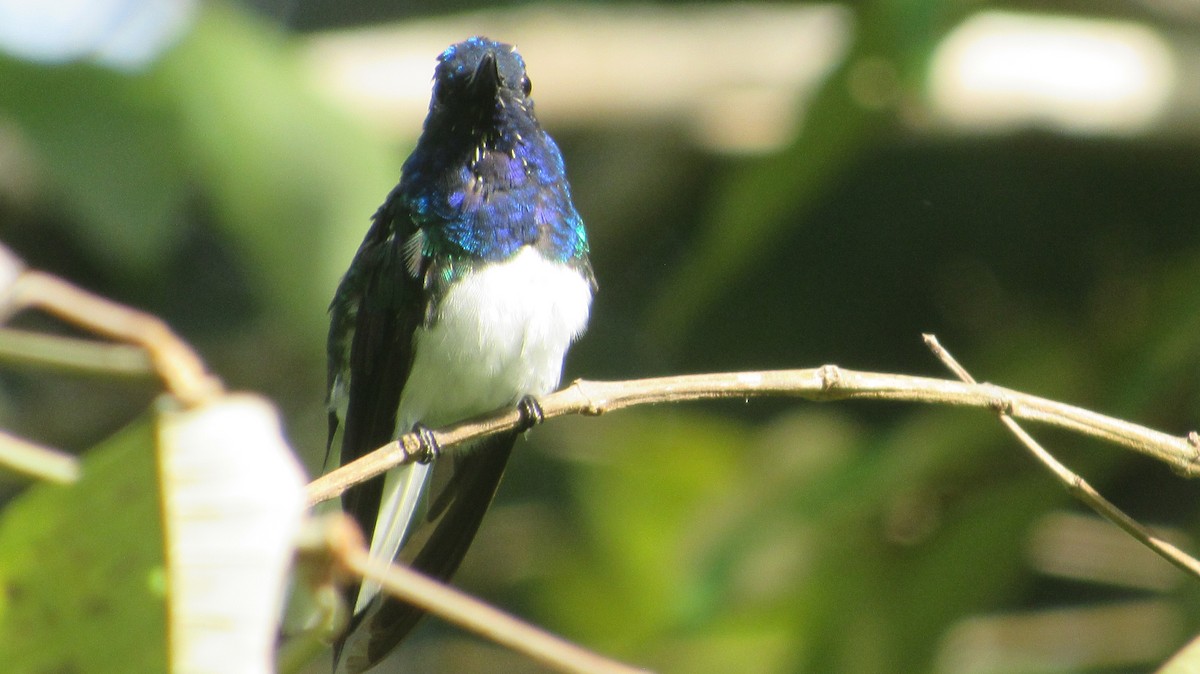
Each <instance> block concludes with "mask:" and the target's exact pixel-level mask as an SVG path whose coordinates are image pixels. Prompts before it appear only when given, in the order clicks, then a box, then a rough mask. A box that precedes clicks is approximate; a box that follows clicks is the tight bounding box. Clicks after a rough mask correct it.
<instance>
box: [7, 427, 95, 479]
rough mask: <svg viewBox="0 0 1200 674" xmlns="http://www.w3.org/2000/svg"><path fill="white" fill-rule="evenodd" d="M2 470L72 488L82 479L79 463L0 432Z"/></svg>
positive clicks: (74, 459)
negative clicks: (71, 484) (71, 486)
mask: <svg viewBox="0 0 1200 674" xmlns="http://www.w3.org/2000/svg"><path fill="white" fill-rule="evenodd" d="M0 466H3V467H4V468H8V469H11V470H14V471H17V472H19V473H24V474H25V475H28V476H29V477H33V478H37V479H39V480H47V481H49V482H58V483H61V484H69V483H71V482H74V481H76V480H78V479H79V460H78V459H76V458H75V457H73V456H71V455H70V454H65V453H63V452H60V451H58V450H57V449H51V448H49V447H43V446H41V445H38V444H34V443H32V442H30V441H28V440H25V439H23V438H18V437H17V436H15V435H11V434H9V433H5V432H4V431H0Z"/></svg>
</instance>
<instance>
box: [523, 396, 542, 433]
mask: <svg viewBox="0 0 1200 674" xmlns="http://www.w3.org/2000/svg"><path fill="white" fill-rule="evenodd" d="M517 411H518V412H520V413H521V423H520V424H519V425H518V426H517V432H518V433H524V432H525V431H528V430H529V429H531V428H533V427H534V426H537V425H538V424H540V423H542V422H543V421H545V420H546V415H545V413H543V412H542V404H541V403H539V402H538V401H537V398H534V397H533V396H531V395H524V396H521V399H520V400H519V401H517Z"/></svg>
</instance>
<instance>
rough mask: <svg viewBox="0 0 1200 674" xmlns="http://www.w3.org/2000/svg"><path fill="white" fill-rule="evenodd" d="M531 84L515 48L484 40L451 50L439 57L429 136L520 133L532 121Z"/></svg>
mask: <svg viewBox="0 0 1200 674" xmlns="http://www.w3.org/2000/svg"><path fill="white" fill-rule="evenodd" d="M530 89H531V85H530V82H529V77H528V76H527V75H526V74H525V61H523V60H522V59H521V55H520V54H518V53H517V50H516V48H515V47H513V46H512V45H509V44H504V43H502V42H494V41H492V40H489V39H487V38H484V37H473V38H470V39H468V40H465V41H463V42H459V43H458V44H455V45H451V46H450V47H449V48H447V49H446V51H444V52H442V54H441V55H440V56H439V57H438V65H437V70H436V71H435V72H434V75H433V101H432V102H431V103H430V106H429V118H428V120H426V130H427V131H434V130H436V131H438V132H448V133H454V134H463V133H469V134H471V135H472V136H479V135H487V136H494V135H497V133H499V134H503V133H504V132H506V131H508V129H506V128H505V127H506V126H510V125H511V126H513V127H515V129H514V130H516V131H518V132H520V131H521V130H522V129H521V128H520V127H523V126H525V125H527V124H530V123H534V124H535V123H536V122H534V121H533V101H532V100H531V99H530V98H529V92H530Z"/></svg>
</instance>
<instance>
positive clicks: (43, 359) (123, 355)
mask: <svg viewBox="0 0 1200 674" xmlns="http://www.w3.org/2000/svg"><path fill="white" fill-rule="evenodd" d="M0 360H7V361H15V362H18V363H22V364H28V365H34V366H38V367H55V368H61V369H64V370H77V371H81V372H91V373H98V374H108V375H120V376H146V375H152V374H154V369H153V367H152V366H151V364H150V357H149V355H147V353H146V350H145V349H143V348H141V347H138V346H130V345H128V344H114V343H112V342H100V341H96V340H92V339H79V338H77V337H63V336H60V335H48V334H45V333H42V332H30V331H27V330H15V329H13V328H0Z"/></svg>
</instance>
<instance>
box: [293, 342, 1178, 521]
mask: <svg viewBox="0 0 1200 674" xmlns="http://www.w3.org/2000/svg"><path fill="white" fill-rule="evenodd" d="M768 396H776V397H780V396H790V397H797V398H803V399H806V400H810V401H814V402H828V401H834V400H860V399H861V400H897V401H907V402H918V403H933V404H941V405H952V406H959V407H978V408H982V409H988V410H994V409H995V407H996V404H997V401H1004V405H1005V412H1006V414H1008V415H1009V416H1012V417H1013V418H1016V419H1021V420H1024V421H1034V422H1038V423H1044V424H1049V425H1051V426H1057V427H1060V428H1065V429H1067V430H1070V431H1074V432H1076V433H1081V434H1083V435H1087V436H1090V437H1094V438H1098V439H1100V440H1104V441H1106V442H1110V443H1113V444H1116V445H1120V446H1123V447H1127V448H1129V449H1133V450H1135V451H1138V452H1141V453H1143V454H1146V455H1147V456H1150V457H1153V458H1155V459H1158V460H1160V461H1163V462H1165V463H1167V464H1168V465H1170V466H1171V468H1172V469H1174V470H1175V471H1177V472H1178V473H1180V474H1181V475H1185V476H1187V477H1194V476H1196V475H1197V474H1200V467H1198V466H1200V464H1198V463H1197V462H1198V460H1200V452H1198V450H1197V438H1200V436H1197V435H1196V434H1195V433H1189V434H1188V435H1187V436H1182V437H1181V436H1172V435H1168V434H1166V433H1162V432H1160V431H1155V430H1152V429H1149V428H1146V427H1144V426H1138V425H1137V424H1132V423H1129V422H1127V421H1122V420H1120V419H1115V418H1113V417H1108V416H1105V415H1103V414H1097V413H1096V412H1091V411H1088V410H1085V409H1082V408H1079V407H1073V406H1071V405H1065V404H1063V403H1060V402H1055V401H1053V400H1047V399H1045V398H1039V397H1037V396H1031V395H1027V394H1024V393H1020V392H1018V391H1013V390H1010V389H1006V388H1002V387H999V386H994V385H992V384H973V383H966V382H959V381H952V380H947V379H934V378H929V377H913V376H906V375H897V374H882V373H876V372H860V371H855V370H846V369H842V368H840V367H838V366H836V365H826V366H824V367H820V368H814V369H806V370H773V371H764V372H731V373H721V374H700V375H686V376H678V377H660V378H655V379H636V380H630V381H615V382H603V381H585V380H582V379H580V380H577V381H575V382H574V383H572V384H571V385H570V386H568V387H566V388H565V389H562V390H560V391H557V392H555V393H552V394H550V395H548V396H545V397H543V398H541V399H539V401H538V402H539V403H540V405H541V409H542V412H543V415H544V418H546V419H550V418H553V417H559V416H563V415H567V414H583V415H598V414H604V413H606V412H612V411H615V410H619V409H624V408H626V407H632V406H635V405H652V404H658V403H670V402H682V401H688V400H706V399H718V398H740V399H744V398H759V397H768ZM521 424H522V418H521V415H520V413H519V412H517V411H516V410H515V409H507V410H504V411H501V412H497V413H495V414H493V415H490V416H487V417H482V418H478V419H474V420H469V421H466V422H463V423H461V424H457V425H454V426H449V427H447V428H444V429H442V430H439V431H435V432H434V437H435V439H436V440H437V442H438V444H439V446H441V447H449V446H452V445H455V444H457V443H460V442H465V441H467V440H471V439H474V438H477V437H480V436H483V435H488V434H490V433H494V432H498V431H502V430H512V429H515V428H518V427H519V426H520V425H521ZM422 452H423V449H422V447H421V443H420V441H419V439H418V437H417V436H416V435H415V434H411V433H410V434H407V435H404V436H402V437H401V438H400V439H399V440H397V441H395V442H392V443H389V444H387V445H384V446H383V447H381V448H379V449H377V450H375V451H374V452H372V453H370V454H368V455H366V456H364V457H362V458H360V459H358V460H356V461H354V462H352V463H349V464H347V465H345V466H342V467H341V468H339V469H338V470H335V471H333V472H330V473H328V474H326V475H324V476H322V477H320V478H318V479H317V480H314V481H313V482H312V483H310V484H309V486H308V500H309V504H310V505H315V504H317V503H320V502H322V501H326V500H328V499H331V498H335V497H337V496H338V495H340V494H341V493H342V492H344V491H345V490H346V489H348V488H349V487H351V486H353V485H355V484H358V483H360V482H363V481H365V480H368V479H370V478H372V477H374V476H376V475H379V474H380V473H383V472H385V471H387V470H388V469H389V468H392V467H395V466H398V465H401V464H403V463H409V462H412V461H414V460H416V459H417V458H419V457H420V456H421V455H422Z"/></svg>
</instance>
